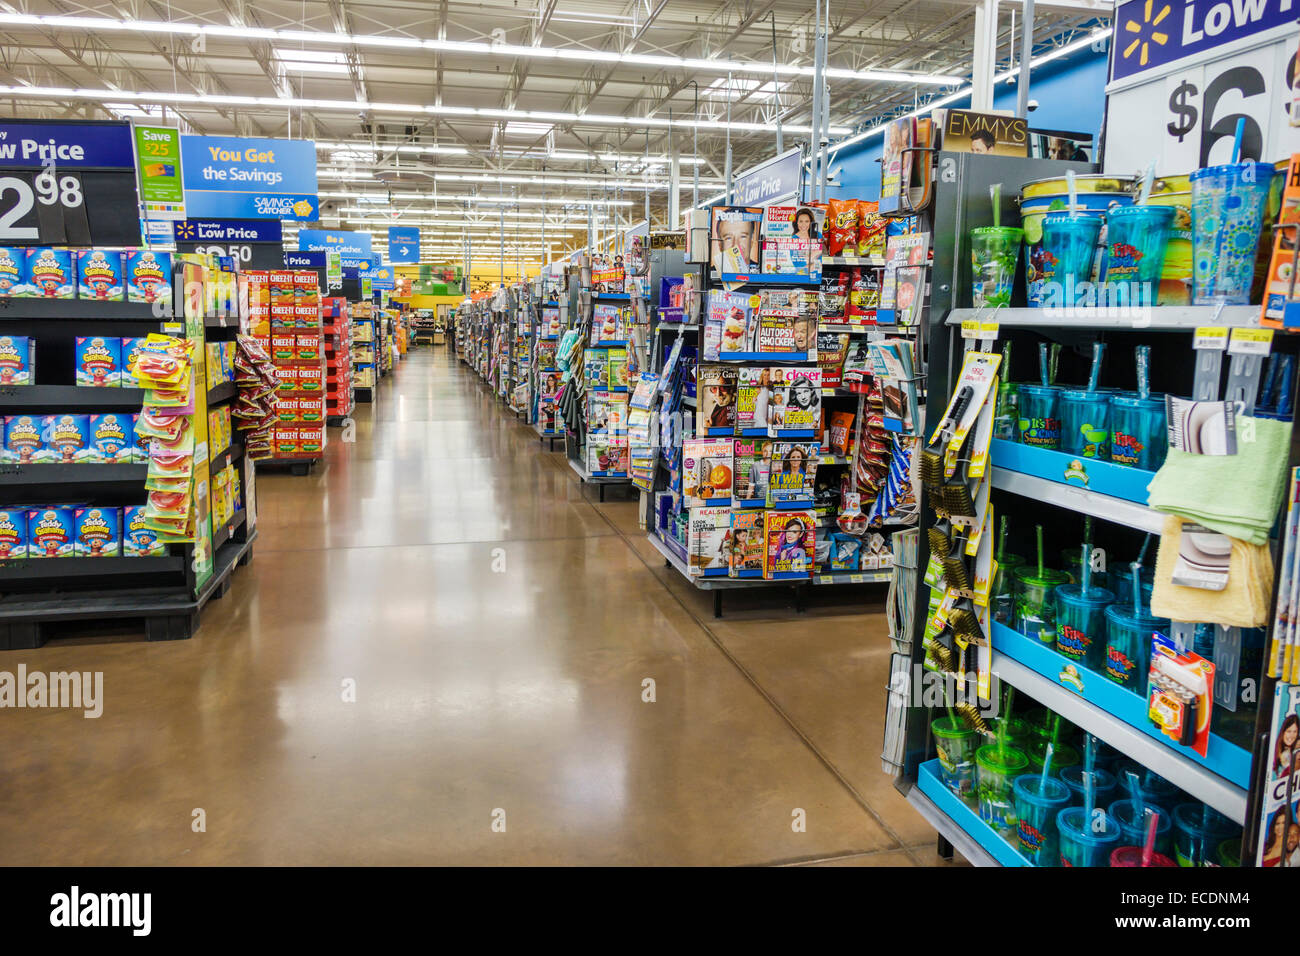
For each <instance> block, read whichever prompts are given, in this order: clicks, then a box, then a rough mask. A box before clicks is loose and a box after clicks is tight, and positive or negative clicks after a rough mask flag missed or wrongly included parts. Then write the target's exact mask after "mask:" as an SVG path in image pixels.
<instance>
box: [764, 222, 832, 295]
mask: <svg viewBox="0 0 1300 956" xmlns="http://www.w3.org/2000/svg"><path fill="white" fill-rule="evenodd" d="M825 222H826V210H824V209H821V208H818V207H815V206H768V207H766V208H765V209H764V210H763V272H764V273H766V274H769V275H798V276H809V277H813V278H820V276H821V271H822V267H821V256H822V230H823V228H824V226H825Z"/></svg>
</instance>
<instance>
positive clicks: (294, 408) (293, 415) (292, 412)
mask: <svg viewBox="0 0 1300 956" xmlns="http://www.w3.org/2000/svg"><path fill="white" fill-rule="evenodd" d="M275 417H276V418H277V419H278V420H279V421H282V422H287V423H290V424H292V423H295V422H297V421H298V399H296V398H294V397H293V396H284V397H282V398H277V399H276V400H275Z"/></svg>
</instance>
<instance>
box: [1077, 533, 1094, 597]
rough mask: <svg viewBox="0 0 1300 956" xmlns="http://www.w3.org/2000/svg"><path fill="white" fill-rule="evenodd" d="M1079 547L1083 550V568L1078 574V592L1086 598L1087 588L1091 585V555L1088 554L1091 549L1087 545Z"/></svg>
mask: <svg viewBox="0 0 1300 956" xmlns="http://www.w3.org/2000/svg"><path fill="white" fill-rule="evenodd" d="M1081 547H1082V549H1083V566H1082V568H1081V570H1080V574H1079V591H1080V593H1081V594H1082V595H1083V596H1084V597H1085V598H1086V597H1087V596H1088V588H1089V586H1090V585H1091V584H1092V560H1091V557H1092V555H1091V553H1090V552H1091V551H1092V548H1090V547H1088V545H1087V543H1084V544H1083V545H1082V546H1081Z"/></svg>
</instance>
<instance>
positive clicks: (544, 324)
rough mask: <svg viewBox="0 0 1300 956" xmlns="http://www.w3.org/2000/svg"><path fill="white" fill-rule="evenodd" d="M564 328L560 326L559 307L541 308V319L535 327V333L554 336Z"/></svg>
mask: <svg viewBox="0 0 1300 956" xmlns="http://www.w3.org/2000/svg"><path fill="white" fill-rule="evenodd" d="M563 331H564V330H563V329H561V328H560V310H559V309H548V308H544V309H542V321H541V323H540V324H539V325H538V327H537V334H538V335H541V336H546V337H550V336H556V335H559V334H560V333H561V332H563Z"/></svg>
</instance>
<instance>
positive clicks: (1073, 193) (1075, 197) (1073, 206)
mask: <svg viewBox="0 0 1300 956" xmlns="http://www.w3.org/2000/svg"><path fill="white" fill-rule="evenodd" d="M1065 188H1066V189H1067V190H1068V191H1069V193H1070V214H1071V215H1073V214H1074V213H1075V212H1076V211H1077V210H1078V208H1079V184H1078V182H1076V180H1075V178H1074V170H1073V169H1067V170H1066V171H1065Z"/></svg>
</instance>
